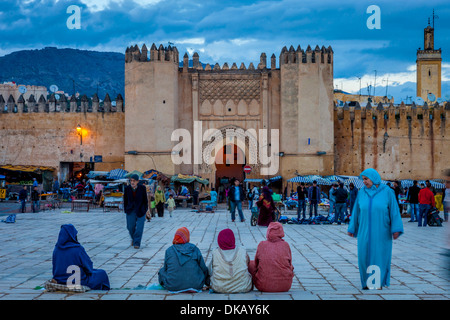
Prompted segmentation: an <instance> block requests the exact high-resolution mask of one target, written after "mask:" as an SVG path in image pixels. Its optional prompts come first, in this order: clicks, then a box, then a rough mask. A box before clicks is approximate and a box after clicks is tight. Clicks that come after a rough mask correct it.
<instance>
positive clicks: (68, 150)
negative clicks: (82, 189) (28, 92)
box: [0, 95, 125, 172]
mask: <svg viewBox="0 0 450 320" xmlns="http://www.w3.org/2000/svg"><path fill="white" fill-rule="evenodd" d="M8 100H9V101H10V102H9V103H8V104H7V107H6V108H5V104H6V103H5V102H4V99H3V98H2V96H0V110H3V112H0V164H2V165H6V164H12V165H39V166H49V167H53V168H55V169H56V171H55V172H58V170H59V168H60V163H61V162H94V156H96V155H101V156H102V162H98V163H96V164H95V170H100V171H109V170H111V169H116V168H121V167H122V165H123V164H124V136H125V134H124V131H125V127H124V113H123V99H122V97H121V96H120V95H119V96H118V97H117V99H116V103H115V104H114V103H111V99H110V98H109V96H106V97H105V99H104V101H103V102H102V103H100V102H99V100H98V97H94V99H92V100H91V99H88V98H87V97H86V96H84V97H82V98H81V99H78V100H77V99H76V98H75V97H73V99H71V101H70V102H69V101H67V100H66V99H65V97H64V96H62V97H61V99H60V100H56V99H55V97H54V96H51V97H50V99H49V100H48V101H46V100H45V98H44V97H43V96H41V97H40V99H39V101H38V102H36V101H35V100H34V98H33V97H30V99H28V100H27V101H25V100H24V99H23V97H21V98H19V101H18V102H17V103H16V102H15V101H14V100H13V99H11V98H10V99H8ZM2 101H3V102H2ZM78 125H80V127H81V129H82V133H81V134H82V137H80V136H79V134H78V132H77V126H78ZM81 138H82V141H81ZM81 142H82V144H81Z"/></svg>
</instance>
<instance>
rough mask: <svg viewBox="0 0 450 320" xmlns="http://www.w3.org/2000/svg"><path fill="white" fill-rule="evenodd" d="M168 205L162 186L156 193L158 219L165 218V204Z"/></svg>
mask: <svg viewBox="0 0 450 320" xmlns="http://www.w3.org/2000/svg"><path fill="white" fill-rule="evenodd" d="M165 203H166V197H165V195H164V192H162V190H161V186H158V187H157V188H156V192H155V206H156V212H158V217H164V204H165Z"/></svg>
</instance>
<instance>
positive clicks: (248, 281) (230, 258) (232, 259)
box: [208, 229, 252, 293]
mask: <svg viewBox="0 0 450 320" xmlns="http://www.w3.org/2000/svg"><path fill="white" fill-rule="evenodd" d="M217 243H218V244H219V248H217V249H215V250H214V251H213V252H212V259H211V262H210V263H209V265H208V270H209V274H210V276H211V289H213V290H214V291H215V292H219V293H238V292H248V291H250V290H251V289H252V276H251V275H250V273H249V272H248V263H249V261H250V259H249V257H248V254H247V252H246V251H245V249H244V248H243V247H236V243H235V238H234V233H233V231H232V230H231V229H224V230H222V231H220V232H219V236H218V237H217Z"/></svg>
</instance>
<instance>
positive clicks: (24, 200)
mask: <svg viewBox="0 0 450 320" xmlns="http://www.w3.org/2000/svg"><path fill="white" fill-rule="evenodd" d="M27 198H28V191H27V186H23V189H22V190H20V191H19V201H20V205H21V210H22V213H24V212H25V211H26V203H27Z"/></svg>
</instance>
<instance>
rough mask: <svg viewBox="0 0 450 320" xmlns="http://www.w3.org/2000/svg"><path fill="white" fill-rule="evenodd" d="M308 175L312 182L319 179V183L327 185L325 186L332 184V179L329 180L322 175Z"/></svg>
mask: <svg viewBox="0 0 450 320" xmlns="http://www.w3.org/2000/svg"><path fill="white" fill-rule="evenodd" d="M308 177H309V178H310V179H311V182H313V181H314V180H315V181H317V184H318V185H325V186H331V185H332V182H331V181H329V180H327V179H325V178H322V177H321V176H318V175H310V176H308Z"/></svg>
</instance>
